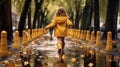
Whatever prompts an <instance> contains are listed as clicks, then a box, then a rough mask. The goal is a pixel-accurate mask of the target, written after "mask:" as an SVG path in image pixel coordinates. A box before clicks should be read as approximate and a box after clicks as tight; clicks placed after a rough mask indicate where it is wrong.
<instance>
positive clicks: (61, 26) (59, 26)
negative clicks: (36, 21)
mask: <svg viewBox="0 0 120 67" xmlns="http://www.w3.org/2000/svg"><path fill="white" fill-rule="evenodd" d="M71 25H72V22H71V21H70V20H69V17H68V15H67V13H66V10H65V9H64V8H63V7H60V8H59V9H58V10H57V12H56V14H55V16H54V17H53V19H52V21H51V23H50V24H49V25H47V26H46V27H45V29H50V28H54V36H55V37H57V44H58V43H59V44H61V45H62V48H61V49H59V50H58V53H59V56H62V55H63V54H61V52H60V51H61V50H62V53H64V46H65V42H64V38H65V37H66V36H67V28H68V26H71Z"/></svg>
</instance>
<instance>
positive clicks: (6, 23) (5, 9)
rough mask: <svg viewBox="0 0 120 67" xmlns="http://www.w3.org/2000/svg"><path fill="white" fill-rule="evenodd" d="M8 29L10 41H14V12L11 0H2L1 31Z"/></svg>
mask: <svg viewBox="0 0 120 67" xmlns="http://www.w3.org/2000/svg"><path fill="white" fill-rule="evenodd" d="M2 30H5V31H7V39H8V41H12V38H13V34H12V33H13V32H12V13H11V0H0V32H1V31H2Z"/></svg>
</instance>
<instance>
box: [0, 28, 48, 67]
mask: <svg viewBox="0 0 120 67" xmlns="http://www.w3.org/2000/svg"><path fill="white" fill-rule="evenodd" d="M31 32H32V34H31ZM47 32H48V30H44V29H32V30H28V31H26V30H24V31H23V37H22V41H21V40H20V37H19V31H15V32H14V37H13V45H12V47H11V48H9V49H8V43H7V32H6V31H2V32H1V38H0V40H1V41H0V58H6V59H2V60H0V64H3V65H5V67H21V66H20V65H18V64H17V60H19V57H18V55H20V53H19V52H15V53H14V52H12V51H9V50H10V49H13V50H14V49H15V50H14V51H16V49H17V50H19V51H22V52H23V54H24V53H26V51H27V54H28V53H29V54H30V51H31V50H30V48H27V47H26V46H27V45H28V44H27V43H28V42H31V41H33V40H34V39H36V38H38V37H40V36H42V35H43V34H45V33H47ZM16 54H17V55H16ZM12 55H15V56H16V59H15V58H14V60H16V61H14V62H11V61H9V60H8V59H7V57H8V56H9V57H10V56H12Z"/></svg>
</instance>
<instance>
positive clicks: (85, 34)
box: [68, 29, 112, 51]
mask: <svg viewBox="0 0 120 67" xmlns="http://www.w3.org/2000/svg"><path fill="white" fill-rule="evenodd" d="M68 35H70V36H73V37H76V38H79V39H81V40H86V41H87V42H89V43H91V44H95V43H96V46H97V47H99V46H101V40H100V31H97V35H96V37H95V36H94V35H95V33H94V31H92V32H91V34H90V31H89V30H76V29H69V31H68ZM95 38H96V39H95ZM105 50H106V51H111V50H112V33H111V32H110V31H109V32H108V33H107V41H106V48H105Z"/></svg>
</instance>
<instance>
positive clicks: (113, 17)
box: [102, 0, 119, 39]
mask: <svg viewBox="0 0 120 67" xmlns="http://www.w3.org/2000/svg"><path fill="white" fill-rule="evenodd" d="M118 8H119V0H108V7H107V16H106V21H105V31H104V34H103V37H102V38H103V39H106V38H107V32H108V31H111V32H112V39H117V38H118V36H117V16H118Z"/></svg>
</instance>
